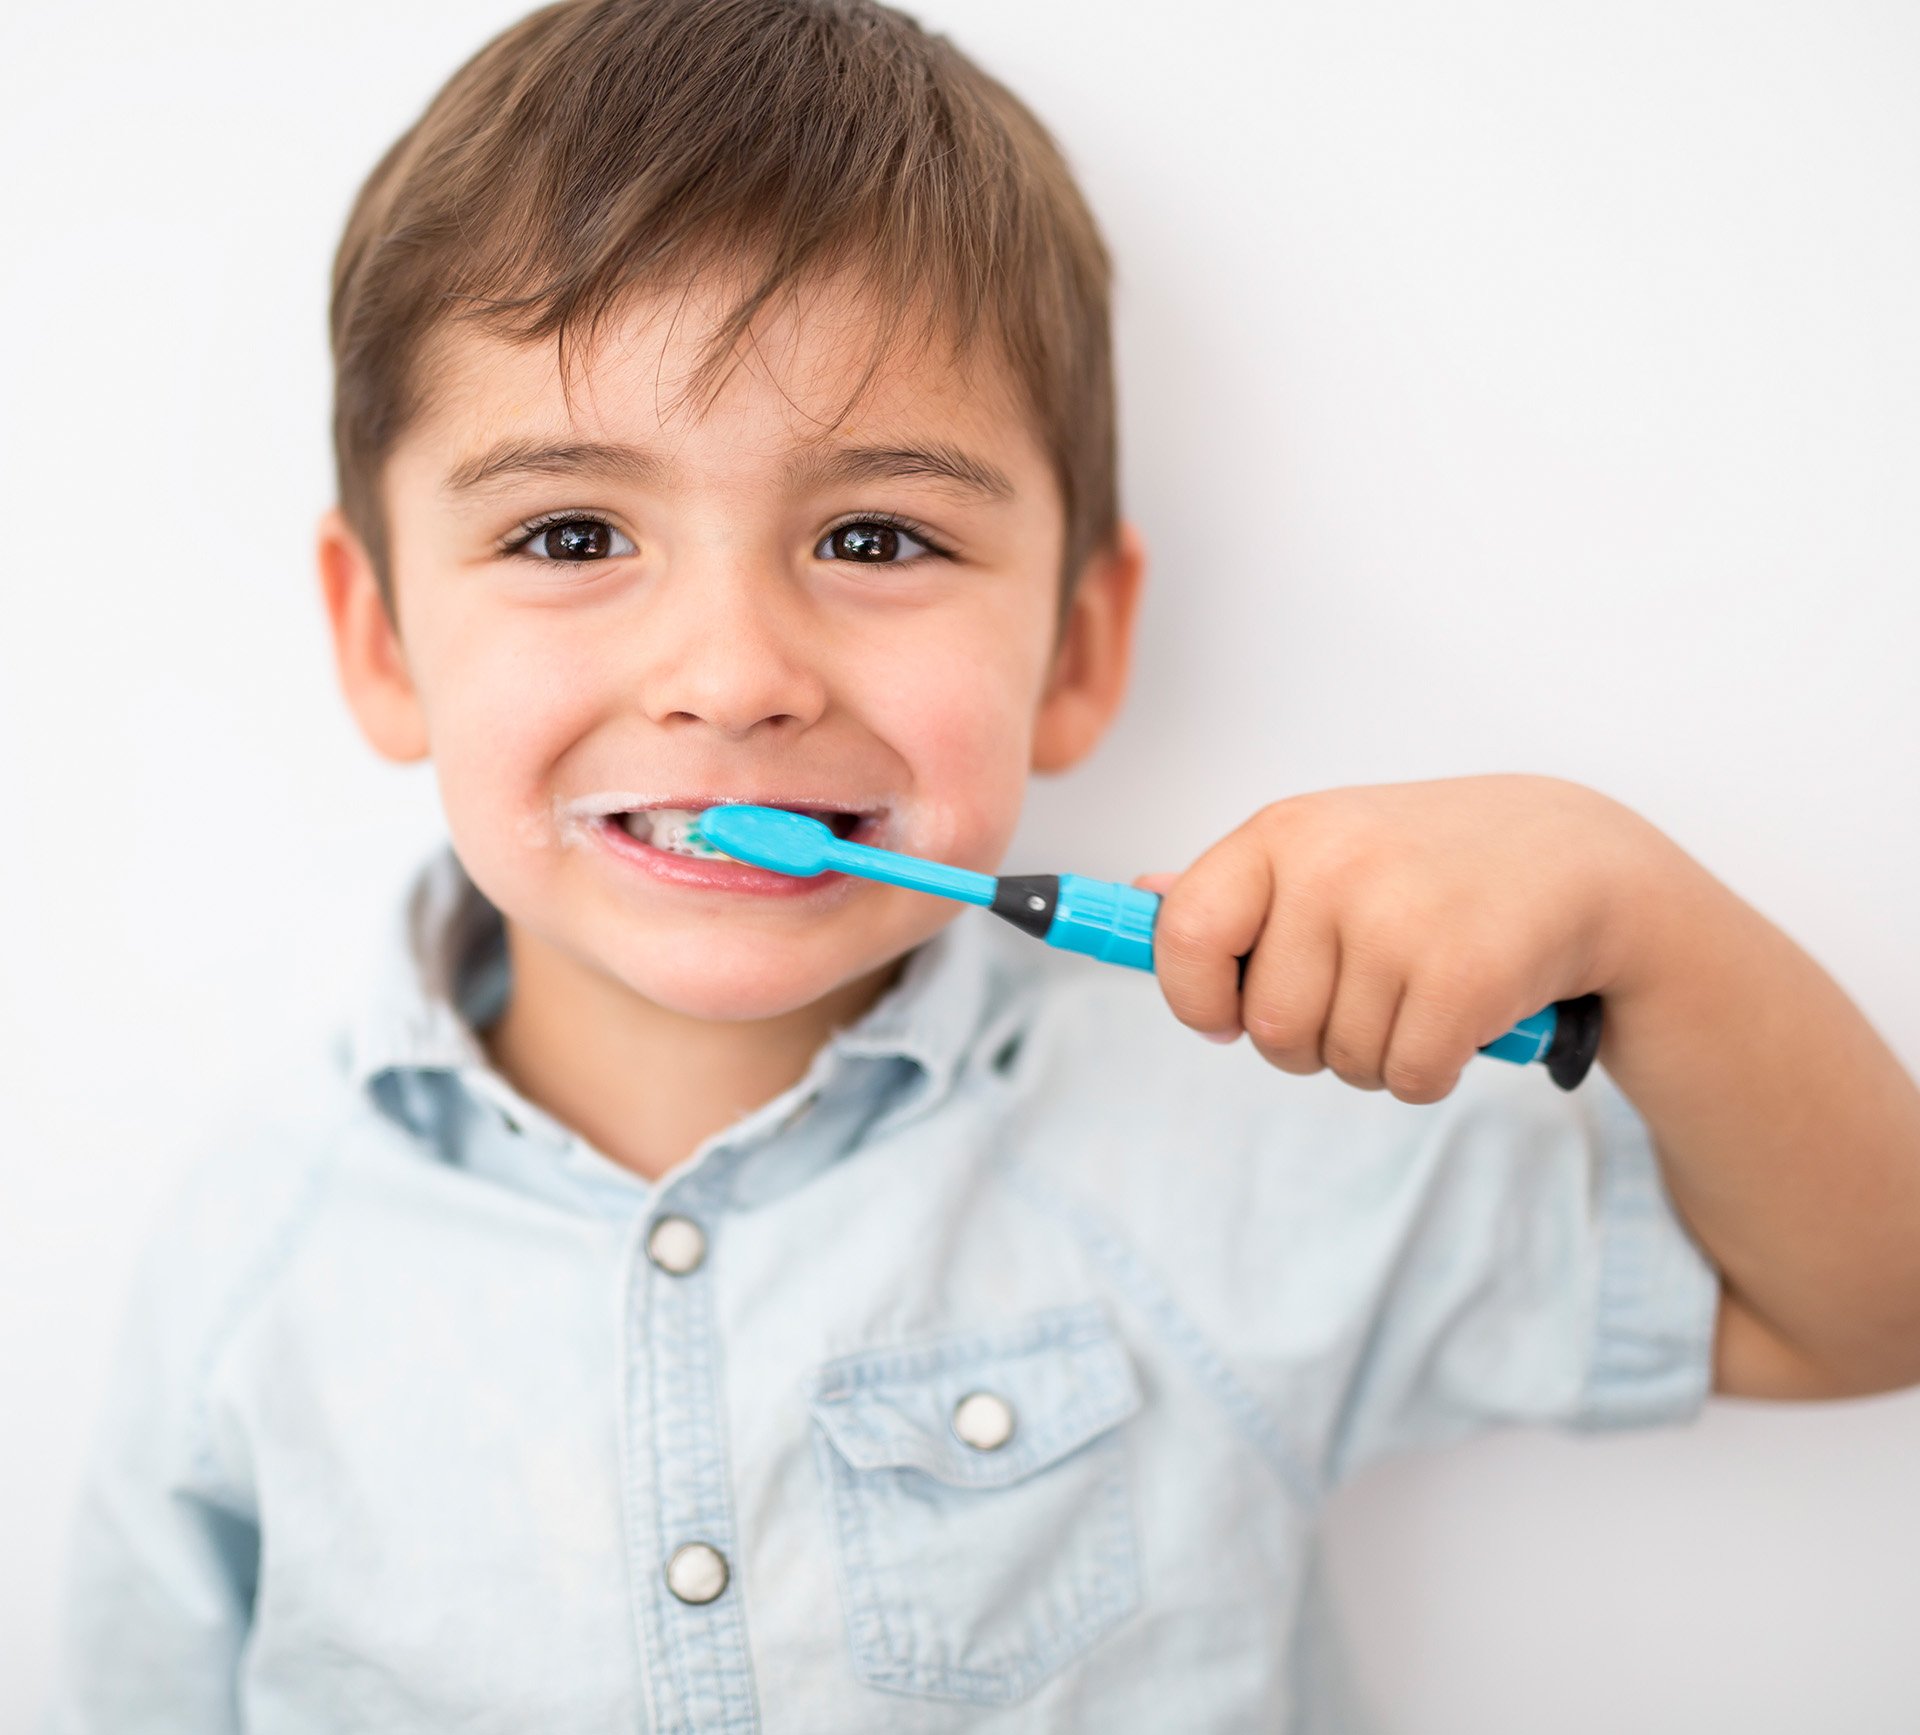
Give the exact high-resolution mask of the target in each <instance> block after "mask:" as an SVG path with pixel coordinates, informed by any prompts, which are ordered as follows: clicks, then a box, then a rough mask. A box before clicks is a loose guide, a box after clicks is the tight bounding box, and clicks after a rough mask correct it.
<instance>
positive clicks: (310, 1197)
mask: <svg viewBox="0 0 1920 1735" xmlns="http://www.w3.org/2000/svg"><path fill="white" fill-rule="evenodd" d="M349 1119H350V1116H348V1115H342V1114H339V1113H336V1114H335V1115H334V1117H333V1120H332V1123H331V1125H330V1127H329V1129H328V1130H329V1131H330V1132H331V1133H332V1134H333V1135H334V1136H333V1137H331V1138H329V1139H326V1140H324V1141H323V1142H322V1144H321V1147H320V1149H319V1151H318V1152H317V1153H315V1154H314V1155H312V1156H311V1157H310V1158H309V1160H308V1163H307V1167H306V1171H305V1173H304V1174H303V1175H302V1176H301V1178H300V1186H299V1188H298V1190H297V1191H296V1193H295V1194H294V1197H293V1200H292V1203H291V1204H289V1205H288V1206H287V1207H286V1210H285V1214H284V1215H283V1216H282V1217H281V1219H280V1220H279V1222H278V1223H276V1224H275V1226H274V1229H273V1231H272V1233H271V1234H269V1235H268V1237H267V1239H266V1240H265V1242H264V1243H263V1244H262V1246H261V1247H260V1250H259V1251H258V1252H257V1253H256V1254H255V1256H254V1260H253V1263H252V1264H251V1265H249V1266H248V1267H247V1269H246V1270H245V1271H244V1272H243V1273H242V1275H241V1277H240V1278H239V1280H238V1281H237V1282H236V1283H235V1284H234V1286H233V1288H232V1290H230V1291H229V1292H228V1296H227V1301H226V1305H225V1306H224V1307H223V1308H222V1309H221V1311H220V1317H219V1322H218V1323H217V1324H216V1325H215V1326H214V1328H213V1329H212V1330H211V1331H209V1332H208V1333H207V1341H206V1343H205V1345H204V1346H203V1348H202V1350H201V1352H200V1359H199V1365H198V1367H197V1368H196V1369H195V1372H194V1379H193V1398H192V1406H191V1409H190V1411H189V1414H188V1423H187V1428H188V1437H189V1439H191V1440H192V1442H193V1445H192V1462H193V1466H194V1472H195V1474H196V1475H198V1476H201V1477H204V1478H205V1479H206V1480H207V1481H209V1482H217V1481H218V1480H219V1479H220V1474H221V1469H220V1463H219V1460H218V1458H217V1457H216V1456H215V1454H214V1449H213V1394H212V1387H213V1375H214V1368H215V1364H216V1363H217V1362H218V1361H219V1359H220V1357H221V1356H222V1355H224V1354H225V1353H226V1350H227V1348H228V1346H229V1344H230V1343H231V1342H232V1340H233V1339H234V1338H235V1337H236V1336H238V1334H239V1332H240V1328H241V1327H242V1326H243V1325H244V1324H245V1323H246V1319H247V1316H248V1314H249V1313H251V1312H252V1310H253V1308H254V1307H255V1306H256V1305H257V1304H258V1302H259V1301H260V1299H261V1297H262V1296H264V1295H265V1294H266V1292H267V1289H268V1288H269V1286H270V1285H271V1284H272V1282H273V1280H274V1279H275V1278H276V1277H278V1276H279V1275H280V1273H281V1272H282V1271H283V1270H284V1269H285V1267H286V1266H287V1264H288V1263H290V1262H291V1260H292V1257H293V1253H294V1250H295V1248H296V1246H297V1245H298V1243H299V1241H300V1239H301V1237H302V1236H303V1235H304V1234H305V1232H306V1230H307V1227H308V1225H309V1224H311V1223H312V1221H313V1220H314V1218H315V1216H316V1215H317V1213H318V1207H319V1203H320V1198H321V1194H322V1193H323V1192H324V1191H325V1184H326V1183H327V1182H328V1181H329V1180H330V1179H331V1178H332V1173H333V1166H334V1162H335V1160H336V1158H337V1157H338V1155H339V1139H340V1135H341V1133H342V1132H343V1130H344V1128H345V1126H346V1125H347V1123H348V1120H349Z"/></svg>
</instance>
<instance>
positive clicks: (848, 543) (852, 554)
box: [816, 518, 931, 566]
mask: <svg viewBox="0 0 1920 1735" xmlns="http://www.w3.org/2000/svg"><path fill="white" fill-rule="evenodd" d="M903 546H904V548H905V550H906V552H905V553H904V554H903V553H902V548H903ZM816 552H817V553H818V555H819V557H820V558H821V559H822V560H853V561H858V562H860V563H861V564H863V565H866V566H890V565H891V566H898V565H901V564H904V562H906V561H908V560H917V559H918V558H919V557H920V556H921V555H923V554H927V553H929V552H931V551H930V550H929V548H928V547H927V545H926V543H924V542H922V541H921V540H920V539H919V538H918V537H916V536H909V535H908V534H907V533H906V532H905V531H904V530H901V529H898V528H896V527H895V526H894V525H891V524H883V523H880V522H878V521H877V520H874V519H870V518H859V519H855V520H854V522H853V523H851V524H842V525H841V526H840V527H839V528H838V529H837V530H830V531H829V532H828V533H827V535H826V538H825V540H824V541H822V542H821V544H820V547H819V549H818V550H816Z"/></svg>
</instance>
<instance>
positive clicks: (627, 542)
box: [320, 0, 1142, 1018]
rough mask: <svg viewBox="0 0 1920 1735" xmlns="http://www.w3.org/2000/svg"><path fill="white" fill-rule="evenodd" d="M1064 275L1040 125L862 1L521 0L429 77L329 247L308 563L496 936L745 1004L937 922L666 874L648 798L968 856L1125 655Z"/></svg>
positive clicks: (1100, 276)
mask: <svg viewBox="0 0 1920 1735" xmlns="http://www.w3.org/2000/svg"><path fill="white" fill-rule="evenodd" d="M1107 280H1108V263H1107V258H1106V253H1105V250H1104V248H1103V246H1102V244H1101V241H1100V238H1099V235H1098V232H1097V230H1096V228H1095V226H1094V223H1093V220H1092V218H1091V216H1090V214H1089V213H1088V211H1087V209H1086V206H1085V204H1084V202H1083V201H1082V200H1081V198H1080V196H1079V194H1078V192H1077V191H1076V189H1075V188H1074V185H1073V183H1072V180H1071V177H1070V176H1069V174H1068V172H1067V169H1066V167H1065V165H1064V163H1063V162H1062V160H1061V158H1060V156H1059V154H1058V152H1057V150H1056V149H1055V147H1054V146H1053V144H1052V142H1051V140H1050V139H1049V138H1048V137H1047V135H1046V133H1045V132H1044V130H1043V129H1042V128H1041V127H1040V125H1039V124H1038V122H1036V121H1035V120H1034V119H1033V118H1032V117H1031V116H1030V115H1029V114H1028V113H1027V111H1026V110H1025V109H1024V108H1022V107H1021V105H1020V104H1019V103H1018V101H1017V100H1016V99H1015V98H1014V97H1012V96H1011V95H1010V94H1009V93H1008V92H1007V91H1006V90H1005V89H1004V88H1003V87H1002V86H1000V85H998V84H997V83H995V82H994V81H993V80H991V79H989V78H988V77H986V76H985V75H984V74H983V73H981V72H980V71H979V70H978V69H977V68H975V67H974V66H972V65H971V64H970V63H969V62H968V61H966V60H965V59H964V58H963V57H962V56H961V55H960V54H959V53H958V52H957V51H956V50H955V49H954V48H953V47H952V46H951V45H950V44H949V43H947V42H946V41H945V40H944V39H943V38H940V37H937V36H929V35H927V34H926V33H924V32H922V31H921V30H920V29H919V27H918V26H917V25H916V24H915V23H914V22H913V21H912V20H911V19H909V18H908V17H906V16H905V15H904V14H901V13H899V12H895V11H892V10H890V9H889V8H886V7H883V6H880V5H876V4H872V3H870V0H563V3H562V4H560V5H556V6H551V7H548V8H546V9H545V10H543V11H540V12H537V13H535V14H533V15H532V16H531V17H529V18H527V19H524V20H523V21H521V22H520V23H519V24H517V25H515V26H514V27H513V28H511V29H510V30H508V31H507V32H505V33H504V34H503V35H501V36H500V37H498V38H497V39H496V40H495V41H493V42H492V43H490V44H489V45H488V46H487V47H486V48H484V49H483V50H482V51H481V52H480V53H479V54H478V55H477V56H475V58H474V59H473V60H472V61H470V62H469V63H468V64H467V65H466V66H465V67H463V68H462V69H461V70H460V71H459V72H458V73H456V74H455V76H454V77H453V79H452V80H451V81H450V82H449V83H448V85H447V86H446V87H445V88H444V89H443V90H442V91H441V92H440V94H439V95H438V96H437V97H436V98H435V99H434V101H433V102H432V104H431V105H430V106H429V107H428V109H427V111H426V113H425V114H424V115H423V116H422V117H421V118H420V120H419V121H418V122H417V123H416V124H415V125H414V126H413V127H412V128H411V129H410V130H409V131H408V132H407V133H406V134H405V135H404V136H403V137H402V138H401V139H400V140H399V141H398V142H397V143H396V144H395V145H394V146H393V147H392V149H391V150H389V152H388V153H387V155H386V156H385V158H384V159H383V160H382V161H381V163H380V164H379V166H378V167H377V168H376V169H375V171H374V173H373V175H372V176H371V177H370V179H369V180H368V182H367V184H366V186H365V187H364V188H363V189H362V192H361V194H360V197H359V199H358V201H357V203H356V205H355V208H354V210H353V213H352V215H351V217H350V219H349V222H348V226H347V230H346V234H345V236H344V237H343V239H342V242H341V246H340V251H339V256H338V259H337V262H336V268H335V276H334V293H333V341H334V353H335V363H336V370H337V382H336V408H335V420H334V434H335V449H336V458H337V463H338V471H339V489H340V505H339V507H338V509H336V510H334V511H330V512H329V513H328V515H327V516H326V518H325V519H324V520H323V521H322V525H321V534H320V564H321V572H322V577H323V582H324V587H325V591H326V597H327V603H328V609H329V614H330V618H331V620H332V624H333V629H334V635H335V643H336V651H337V655H338V659H339V664H340V669H341V674H342V679H343V683H344V685H345V687H346V690H347V693H348V697H349V700H350V702H351V703H352V705H353V708H354V710H355V713H356V715H357V717H358V718H359V721H360V723H361V726H362V728H363V729H364V730H365V732H366V733H367V735H368V736H369V738H370V739H371V740H372V741H373V743H374V744H375V746H376V747H378V748H379V749H380V750H381V751H382V752H384V753H386V754H388V755H389V756H390V757H394V758H400V759H406V758H418V757H422V756H425V755H427V754H428V753H431V755H432V757H433V759H434V762H435V767H436V771H437V774H438V777H439V782H440V789H441V794H442V798H443V801H444V804H445V807H446V811H447V818H448V823H449V827H450V830H451V832H452V835H453V840H454V843H455V846H456V848H457V849H458V851H459V853H460V856H461V859H462V861H463V863H464V864H465V865H466V867H467V869H468V871H469V872H470V873H471V874H472V875H473V877H474V879H475V881H476V882H477V883H478V885H479V886H480V888H481V889H482V891H484V892H485V893H486V894H487V895H488V897H489V898H490V899H492V901H493V902H494V903H495V904H497V905H498V906H499V907H500V908H501V909H502V911H503V912H504V913H505V914H506V916H507V917H508V919H509V923H510V926H511V927H512V928H513V929H514V930H515V931H516V932H515V938H516V943H517V945H518V946H519V947H521V948H522V949H523V951H525V952H526V953H527V954H528V955H531V953H532V952H533V951H535V950H537V951H538V953H539V954H540V956H541V958H542V959H544V960H545V961H546V962H547V963H548V964H550V965H551V966H553V967H554V968H557V969H561V970H567V971H575V972H578V971H585V972H586V973H588V974H589V975H591V976H593V977H596V978H600V979H605V978H608V977H611V978H613V979H614V980H616V981H618V982H620V983H624V984H625V986H626V987H628V988H630V989H631V990H633V991H635V992H637V993H639V994H641V995H643V996H645V997H646V998H648V999H650V1000H652V1001H655V1002H657V1003H659V1004H662V1005H665V1006H668V1007H671V1008H673V1009H675V1010H678V1011H682V1012H686V1013H690V1014H694V1015H698V1016H708V1017H732V1018H738V1017H755V1016H771V1015H775V1014H778V1013H780V1012H783V1011H787V1010H791V1009H793V1008H795V1007H798V1006H802V1005H806V1004H809V1003H812V1002H814V1001H817V1000H820V999H822V998H823V997H825V996H827V995H828V994H830V993H832V992H833V991H834V990H835V989H836V988H838V987H841V986H843V985H847V984H851V983H853V982H855V981H856V980H857V979H860V978H863V977H868V976H871V975H872V974H873V973H874V972H876V971H878V970H879V969H881V968H882V967H883V966H884V965H886V964H887V963H889V962H890V961H891V960H892V959H894V958H897V957H898V956H899V955H900V954H901V953H902V952H904V951H906V950H907V949H909V948H910V947H911V946H913V945H914V944H916V943H918V941H919V940H921V939H924V938H925V937H926V936H927V935H928V934H929V933H931V932H932V931H933V930H934V929H936V928H937V927H938V926H939V925H940V924H941V923H942V922H943V921H944V920H945V919H946V918H947V915H948V914H949V913H950V912H949V911H948V910H946V909H945V908H942V907H939V906H935V905H933V904H932V903H931V901H930V900H927V899H924V898H919V897H916V896H914V895H913V894H910V893H905V892H899V891H893V890H889V889H887V888H883V887H878V886H870V885H862V884H858V883H855V882H846V881H838V882H834V883H830V884H818V883H809V882H800V885H799V891H798V895H786V896H781V895H775V894H773V893H772V892H770V891H764V890H763V891H758V892H755V891H744V890H738V889H715V888H713V887H710V886H701V885H699V884H696V883H693V879H694V878H695V877H697V875H696V871H695V870H692V869H689V868H687V867H686V866H685V864H684V863H680V862H679V861H678V858H675V857H672V856H662V855H661V853H660V851H659V850H658V849H657V848H650V847H647V846H646V845H644V844H643V843H640V842H638V841H637V840H636V839H634V838H633V837H631V836H630V835H629V834H630V833H632V832H638V833H639V834H640V837H641V838H642V839H644V838H645V836H646V835H647V834H648V831H649V823H648V822H647V821H646V820H645V819H644V818H641V819H638V820H633V821H628V822H624V823H623V822H622V821H620V820H619V819H618V818H616V817H613V816H615V815H618V814H621V813H633V812H642V813H644V811H645V810H646V809H649V808H653V807H658V806H667V807H675V808H678V807H696V808H697V807H700V806H703V805H707V804H709V803H711V802H714V801H719V800H726V799H740V800H761V801H766V802H768V803H771V804H774V805H785V806H806V807H811V808H823V809H830V810H834V811H835V812H838V813H845V814H847V815H850V816H857V817H858V822H859V823H860V824H861V825H862V826H863V828H864V829H863V831H862V833H861V835H863V836H867V837H869V838H870V839H871V840H872V841H874V842H877V843H881V844H885V845H890V846H892V847H896V848H900V849H905V850H908V851H911V852H914V853H919V854H925V855H930V856H936V857H940V858H942V859H945V860H948V861H952V862H956V863H960V864H963V865H969V866H976V867H982V868H990V867H992V866H994V865H995V864H996V863H997V862H998V860H999V857H1000V854H1001V852H1002V850H1003V849H1004V848H1005V845H1006V843H1007V840H1008V838H1009V837H1010V835H1011V833H1012V830H1013V827H1014V824H1015V821H1016V819H1017V817H1018V812H1019V806H1020V799H1021V794H1022V791H1023V787H1024V781H1025V776H1026V773H1027V772H1028V770H1029V769H1030V768H1036V769H1042V770H1048V769H1056V768H1060V767H1064V766H1066V765H1069V764H1071V763H1073V762H1074V761H1075V760H1077V759H1078V758H1080V757H1081V756H1082V755H1083V754H1084V753H1085V752H1086V751H1087V750H1088V749H1089V748H1090V747H1091V746H1092V745H1093V743H1094V741H1095V740H1096V739H1097V738H1098V736H1099V734H1100V733H1101V732H1102V730H1103V729H1104V727H1105V724H1106V723H1107V721H1108V720H1109V718H1110V717H1111V715H1112V712H1113V710H1114V709H1115V707H1116V706H1117V704H1118V702H1119V698H1120V693H1121V689H1122V686H1123V683H1124V678H1125V673H1126V665H1127V655H1128V644H1129V640H1130V634H1131V626H1132V620H1133V613H1134V603H1135V599H1136V596H1137V591H1138V581H1139V577H1140V571H1141V566H1142V555H1141V551H1140V548H1139V544H1138V539H1137V537H1136V535H1135V534H1134V532H1133V530H1132V528H1131V527H1130V526H1129V525H1126V524H1124V523H1123V522H1121V521H1120V520H1119V518H1118V516H1117V505H1116V498H1115V474H1114V471H1115V465H1114V407H1113V387H1112V377H1111V353H1110V340H1109V331H1108V312H1107ZM852 822H853V821H852V820H851V819H850V820H848V821H843V822H842V823H852ZM662 829H663V828H662ZM655 841H656V843H658V842H659V841H662V840H661V839H659V838H657V837H656V839H655Z"/></svg>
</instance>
